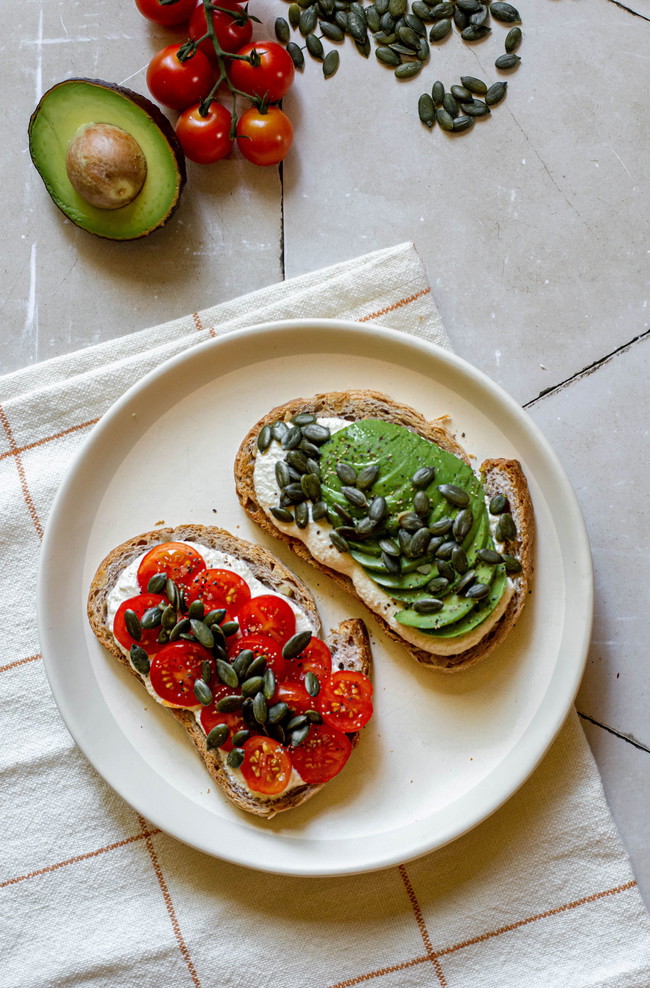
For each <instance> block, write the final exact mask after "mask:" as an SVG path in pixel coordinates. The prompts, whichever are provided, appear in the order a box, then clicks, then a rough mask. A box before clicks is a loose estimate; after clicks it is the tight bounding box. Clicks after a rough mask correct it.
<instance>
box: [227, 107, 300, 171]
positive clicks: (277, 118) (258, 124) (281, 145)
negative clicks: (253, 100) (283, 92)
mask: <svg viewBox="0 0 650 988" xmlns="http://www.w3.org/2000/svg"><path fill="white" fill-rule="evenodd" d="M292 143H293V127H292V126H291V121H290V120H289V117H288V116H287V115H286V113H283V112H282V110H280V109H279V108H278V107H277V106H269V107H268V109H267V110H266V113H260V111H259V110H258V109H257V107H255V106H251V107H250V109H248V110H246V111H245V112H244V113H242V115H241V117H240V118H239V120H238V121H237V147H238V148H239V150H240V151H241V153H242V154H243V155H244V157H245V158H247V159H248V161H250V162H252V164H254V165H277V164H279V162H280V161H283V160H284V159H285V158H286V156H287V155H288V154H289V151H290V149H291V145H292Z"/></svg>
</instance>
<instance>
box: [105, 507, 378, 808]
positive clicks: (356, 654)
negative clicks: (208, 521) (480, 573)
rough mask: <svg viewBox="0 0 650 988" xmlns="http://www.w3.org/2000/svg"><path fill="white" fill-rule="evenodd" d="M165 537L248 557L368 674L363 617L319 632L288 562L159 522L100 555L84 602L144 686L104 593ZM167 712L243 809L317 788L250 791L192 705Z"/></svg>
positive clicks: (227, 537) (336, 660) (204, 530)
mask: <svg viewBox="0 0 650 988" xmlns="http://www.w3.org/2000/svg"><path fill="white" fill-rule="evenodd" d="M163 542H196V543H199V544H200V545H205V546H208V547H209V548H211V549H216V550H219V551H221V552H226V553H229V554H230V555H232V556H235V557H237V558H238V559H241V560H242V561H243V562H245V563H247V564H248V565H249V566H250V568H251V570H252V571H253V573H254V575H255V576H256V577H257V579H259V580H260V581H261V582H262V583H264V584H265V586H267V587H268V588H269V589H270V590H274V591H276V592H278V593H283V594H285V595H286V596H288V597H290V598H291V599H292V600H293V601H294V602H295V603H297V604H298V605H299V606H300V607H301V609H302V610H303V611H304V612H305V613H306V614H307V615H308V617H309V619H310V622H311V623H312V625H313V629H314V634H316V635H318V636H319V637H323V640H324V641H326V642H327V644H328V645H329V647H330V650H331V652H332V664H333V666H335V667H336V668H342V669H354V670H356V671H358V672H363V673H365V675H370V674H371V672H372V653H371V649H370V640H369V637H368V632H367V630H366V627H365V624H364V623H363V621H361V620H359V619H358V618H350V619H348V620H346V621H342V622H341V624H339V625H338V627H337V628H333V629H331V630H330V631H329V632H328V633H327V635H323V634H322V632H321V623H320V618H319V615H318V610H317V607H316V602H315V600H314V597H313V595H312V593H311V591H310V590H309V588H308V587H307V586H305V584H304V583H302V581H300V580H299V579H298V578H297V577H296V576H295V575H294V574H293V573H292V572H291V571H290V570H289V569H287V567H286V566H285V565H284V564H283V563H282V562H280V560H279V559H276V558H275V556H273V555H272V554H271V553H270V552H268V551H267V550H266V549H264V548H262V547H261V546H258V545H254V544H253V543H251V542H247V541H245V540H244V539H240V538H237V537H236V536H234V535H231V533H230V532H227V531H226V530H225V529H221V528H215V527H208V526H204V525H181V526H178V527H176V528H160V529H157V530H155V531H150V532H145V533H143V534H142V535H137V536H135V537H134V538H132V539H128V540H127V541H126V542H123V543H122V544H121V545H119V546H117V547H116V548H114V549H112V550H111V551H110V552H109V553H108V554H107V556H106V557H105V558H104V559H103V560H102V562H101V563H100V564H99V566H98V568H97V572H96V573H95V576H94V578H93V580H92V583H91V586H90V590H89V594H88V603H87V613H88V620H89V622H90V626H91V628H92V630H93V632H94V634H95V635H96V637H97V638H98V640H99V641H100V642H101V644H102V645H103V646H104V647H105V648H106V649H107V650H108V651H109V652H110V653H111V655H113V656H114V657H115V658H116V659H117V661H118V662H120V663H121V664H122V665H123V666H124V667H125V668H126V669H128V670H129V672H130V673H131V674H132V675H133V676H135V678H136V679H137V680H138V681H139V682H140V683H141V685H142V686H143V688H144V689H146V686H145V681H144V679H143V677H142V676H141V675H140V674H139V673H138V672H137V671H136V670H135V669H134V668H133V666H132V665H131V663H130V662H129V660H128V658H127V657H126V656H125V655H124V653H123V652H122V651H121V649H120V648H119V646H118V644H117V642H116V641H115V638H114V637H113V634H112V632H111V630H110V629H109V628H108V626H107V624H106V615H107V602H108V597H109V594H110V592H111V590H112V589H113V587H114V586H115V584H116V582H117V580H118V578H119V576H120V574H121V573H122V572H123V570H124V569H125V568H126V567H127V566H128V565H129V564H130V563H131V562H133V561H134V560H135V559H137V558H139V557H140V556H141V555H142V554H143V553H145V552H147V551H148V550H149V549H151V548H153V547H154V546H156V545H159V544H161V543H163ZM167 710H168V711H169V713H170V714H171V715H172V716H173V717H175V718H176V720H177V721H178V722H179V723H180V724H182V725H183V727H184V728H185V730H186V731H187V734H188V736H189V738H190V740H191V742H192V743H193V745H194V747H195V748H196V751H197V753H198V754H199V756H200V758H201V760H202V761H203V764H204V765H205V768H206V770H207V772H208V773H209V775H210V777H211V778H212V780H213V781H214V782H215V783H216V785H217V786H218V787H219V789H220V790H221V791H222V792H223V793H224V794H225V796H227V798H228V799H229V800H231V802H233V803H234V804H235V805H236V806H238V807H239V808H240V809H241V810H245V811H246V812H247V813H252V814H254V815H256V816H260V817H265V818H267V819H270V818H271V817H273V816H275V814H277V813H280V812H282V811H285V810H289V809H292V808H293V807H296V806H299V805H301V804H302V803H304V802H305V801H306V800H307V799H310V798H311V797H312V796H314V795H315V794H316V793H317V792H319V791H320V790H321V789H322V788H323V785H325V784H326V783H324V784H321V785H306V784H305V785H302V786H297V787H295V788H293V789H291V790H289V791H288V792H286V793H281V794H280V795H278V796H267V797H264V796H261V795H258V794H256V793H253V792H251V790H249V789H248V787H247V786H245V785H243V784H242V783H241V782H240V781H239V780H238V778H237V776H235V775H234V774H233V773H232V772H230V771H228V769H227V767H226V766H225V765H224V764H223V761H222V759H221V757H220V755H219V754H218V753H217V752H216V751H213V750H210V749H208V748H207V745H206V738H205V734H204V733H203V731H202V730H201V729H200V727H199V726H198V724H197V723H196V720H195V718H194V714H193V712H192V711H190V710H181V709H175V708H173V707H167ZM348 736H349V738H350V740H351V742H352V746H353V747H356V745H357V744H358V740H359V732H356V733H355V734H350V735H348Z"/></svg>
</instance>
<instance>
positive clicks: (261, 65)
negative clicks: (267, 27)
mask: <svg viewBox="0 0 650 988" xmlns="http://www.w3.org/2000/svg"><path fill="white" fill-rule="evenodd" d="M253 52H255V53H256V54H254V55H253V54H252V53H253ZM237 54H238V55H244V56H246V57H248V56H251V57H252V59H253V61H255V62H257V63H258V64H256V65H253V64H252V62H249V61H245V59H241V58H236V59H233V60H232V61H231V63H230V67H229V69H228V75H229V76H230V81H231V82H232V84H233V86H235V88H236V89H240V90H241V91H242V92H243V93H248V95H249V96H257V97H258V98H259V99H263V100H265V101H266V102H267V103H277V102H278V100H281V99H282V97H283V96H284V95H285V93H286V92H287V91H288V90H289V88H290V86H291V84H292V82H293V77H294V75H295V69H294V66H293V61H292V59H291V55H289V53H288V52H287V51H286V49H285V48H283V47H282V45H279V44H278V43H277V42H276V41H251V42H250V43H249V44H247V45H244V46H243V47H242V48H240V49H239V51H238V52H237Z"/></svg>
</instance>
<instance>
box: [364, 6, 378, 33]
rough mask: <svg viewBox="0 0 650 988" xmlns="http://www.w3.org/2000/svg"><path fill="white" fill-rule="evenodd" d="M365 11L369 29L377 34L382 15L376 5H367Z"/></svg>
mask: <svg viewBox="0 0 650 988" xmlns="http://www.w3.org/2000/svg"><path fill="white" fill-rule="evenodd" d="M365 11H366V24H367V25H368V30H369V31H371V32H372V34H375V33H376V32H377V31H378V30H379V28H380V20H381V17H380V15H379V14H378V13H377V11H376V9H375V8H374V7H366V8H365Z"/></svg>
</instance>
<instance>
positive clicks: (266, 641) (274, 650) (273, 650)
mask: <svg viewBox="0 0 650 988" xmlns="http://www.w3.org/2000/svg"><path fill="white" fill-rule="evenodd" d="M245 648H250V650H251V652H252V653H253V655H254V656H255V658H257V656H258V655H265V656H266V666H267V668H268V669H272V670H273V674H274V676H275V678H276V679H284V678H285V676H286V671H287V660H286V659H285V658H284V657H283V655H282V647H281V646H280V645H278V643H277V642H276V641H273V639H272V638H269V637H268V636H267V635H242V637H241V638H235V639H231V640H230V641H229V643H228V658H229V659H230V661H231V662H232V661H233V660H234V659H236V658H237V656H238V655H239V653H240V652H243V651H244V649H245Z"/></svg>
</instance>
